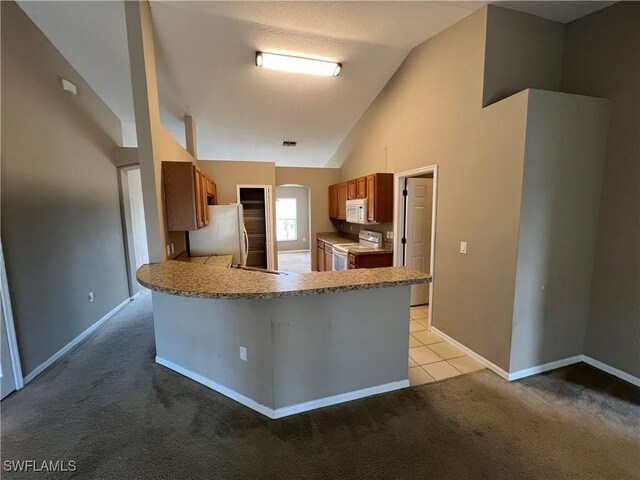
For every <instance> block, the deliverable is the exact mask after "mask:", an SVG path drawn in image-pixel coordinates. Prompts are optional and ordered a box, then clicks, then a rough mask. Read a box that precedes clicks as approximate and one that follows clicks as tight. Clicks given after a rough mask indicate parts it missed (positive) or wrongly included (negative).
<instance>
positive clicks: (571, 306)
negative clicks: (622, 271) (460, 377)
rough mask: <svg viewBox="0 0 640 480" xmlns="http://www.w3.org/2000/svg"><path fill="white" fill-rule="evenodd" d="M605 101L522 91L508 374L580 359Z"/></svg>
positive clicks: (605, 122)
mask: <svg viewBox="0 0 640 480" xmlns="http://www.w3.org/2000/svg"><path fill="white" fill-rule="evenodd" d="M608 120H609V102H608V101H607V100H605V99H600V98H594V97H584V96H579V95H570V94H565V93H559V92H548V91H542V90H529V102H528V108H527V133H526V147H525V155H524V158H525V160H524V175H523V185H522V201H521V210H520V226H519V235H518V254H517V264H516V265H517V266H516V285H515V296H514V310H513V328H512V340H511V357H510V364H509V372H516V371H520V370H525V369H529V368H533V367H536V366H538V365H542V364H547V363H550V362H555V361H558V360H560V359H564V358H568V357H573V356H575V355H580V354H582V353H583V349H584V339H585V333H586V326H587V319H588V310H589V294H590V286H591V275H592V265H593V253H594V248H595V235H596V226H597V219H598V210H599V201H600V184H601V180H602V169H603V161H604V156H605V149H606V139H607V125H608Z"/></svg>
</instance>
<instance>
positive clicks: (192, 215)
mask: <svg viewBox="0 0 640 480" xmlns="http://www.w3.org/2000/svg"><path fill="white" fill-rule="evenodd" d="M162 181H163V187H164V200H165V209H166V212H167V230H169V231H170V232H172V231H185V230H198V229H199V228H202V227H204V226H206V225H208V224H209V210H208V209H207V206H208V205H215V204H216V203H217V195H216V193H217V192H216V184H215V182H214V181H213V180H211V178H209V177H208V176H207V175H206V174H205V173H204V172H203V171H202V170H200V168H198V167H197V166H196V165H194V164H193V163H191V162H162Z"/></svg>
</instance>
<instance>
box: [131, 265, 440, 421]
mask: <svg viewBox="0 0 640 480" xmlns="http://www.w3.org/2000/svg"><path fill="white" fill-rule="evenodd" d="M186 260H187V261H177V260H169V261H166V262H163V263H159V264H151V265H144V266H142V267H141V268H140V269H139V270H138V272H137V278H138V281H139V282H140V283H141V284H142V285H144V286H145V287H147V288H150V289H151V290H152V295H153V306H154V327H155V337H156V362H157V363H159V364H161V365H164V366H166V367H168V368H170V369H172V370H174V371H176V372H178V373H181V374H183V375H185V376H187V377H189V378H191V379H193V380H195V381H197V382H199V383H201V384H203V385H205V386H207V387H209V388H212V389H214V390H216V391H218V392H220V393H222V394H224V395H226V396H228V397H230V398H233V399H234V400H237V401H238V402H240V403H242V404H244V405H246V406H247V407H250V408H252V409H254V410H256V411H258V412H260V413H262V414H264V415H266V416H268V417H270V418H280V417H285V416H287V415H291V414H294V413H299V412H303V411H306V410H312V409H315V408H319V407H323V406H327V405H333V404H337V403H342V402H345V401H349V400H353V399H356V398H361V397H365V396H369V395H373V394H376V393H382V392H387V391H391V390H396V389H399V388H403V387H406V386H408V384H409V383H408V380H407V355H408V344H407V338H408V335H409V296H410V289H411V285H414V284H419V283H427V282H430V281H431V277H430V276H429V275H426V274H423V273H421V272H418V271H415V270H410V269H406V268H403V267H390V268H372V269H356V270H344V271H339V272H311V273H303V274H294V273H286V274H271V273H265V272H255V271H246V270H238V269H235V268H227V267H226V265H227V263H228V262H227V261H226V259H214V260H213V261H212V260H211V259H210V260H207V259H186Z"/></svg>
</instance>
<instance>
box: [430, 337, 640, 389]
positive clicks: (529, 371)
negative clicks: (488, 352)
mask: <svg viewBox="0 0 640 480" xmlns="http://www.w3.org/2000/svg"><path fill="white" fill-rule="evenodd" d="M431 331H432V332H434V333H436V334H437V335H438V336H440V337H442V338H444V339H445V340H446V341H447V342H449V343H451V344H452V345H453V346H455V347H456V348H458V349H459V350H462V351H463V352H464V353H466V354H467V355H468V356H470V357H471V358H473V359H474V360H476V361H477V362H478V363H481V364H482V365H484V366H485V367H487V368H488V369H490V370H493V371H494V372H495V373H497V374H498V375H499V376H501V377H502V378H504V379H505V380H508V381H510V382H512V381H514V380H519V379H521V378H525V377H530V376H532V375H537V374H539V373H543V372H548V371H549V370H555V369H556V368H561V367H566V366H568V365H573V364H575V363H579V362H584V363H586V364H588V365H591V366H592V367H595V368H597V369H598V370H602V371H603V372H606V373H608V374H610V375H613V376H614V377H618V378H619V379H621V380H624V381H625V382H629V383H631V384H633V385H636V386H638V387H640V378H638V377H634V376H633V375H631V374H629V373H627V372H623V371H622V370H620V369H618V368H615V367H612V366H611V365H607V364H606V363H603V362H601V361H599V360H596V359H595V358H591V357H590V356H588V355H574V356H573V357H567V358H563V359H561V360H556V361H554V362H549V363H543V364H542V365H536V366H535V367H530V368H524V369H522V370H518V371H516V372H511V373H508V372H506V371H505V370H503V369H502V368H500V367H498V366H497V365H496V364H494V363H492V362H490V361H489V360H487V359H486V358H484V357H483V356H481V355H478V354H477V353H476V352H474V351H473V350H471V349H470V348H469V347H467V346H465V345H463V344H461V343H460V342H458V341H457V340H454V339H453V338H451V337H450V336H449V335H447V334H446V333H443V332H442V331H440V330H438V329H437V328H436V327H431Z"/></svg>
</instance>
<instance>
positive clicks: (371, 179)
mask: <svg viewBox="0 0 640 480" xmlns="http://www.w3.org/2000/svg"><path fill="white" fill-rule="evenodd" d="M355 198H366V199H367V221H369V222H377V223H384V222H392V221H393V173H372V174H371V175H366V176H364V177H359V178H356V179H354V180H349V181H347V182H343V183H339V184H337V185H331V186H330V187H329V218H331V219H333V220H346V219H347V203H346V202H347V200H352V199H355Z"/></svg>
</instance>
